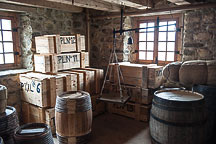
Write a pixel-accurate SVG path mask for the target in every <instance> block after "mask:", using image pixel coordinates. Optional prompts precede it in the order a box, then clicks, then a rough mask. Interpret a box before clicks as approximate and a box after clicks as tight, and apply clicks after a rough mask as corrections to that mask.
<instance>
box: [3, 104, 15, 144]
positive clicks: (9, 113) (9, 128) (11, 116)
mask: <svg viewBox="0 0 216 144" xmlns="http://www.w3.org/2000/svg"><path fill="white" fill-rule="evenodd" d="M18 126H19V121H18V117H17V113H16V109H15V108H14V107H10V106H7V107H6V110H5V112H4V113H3V114H1V115H0V136H1V137H2V138H3V140H4V143H5V144H14V140H13V135H14V132H15V129H16V128H17V127H18Z"/></svg>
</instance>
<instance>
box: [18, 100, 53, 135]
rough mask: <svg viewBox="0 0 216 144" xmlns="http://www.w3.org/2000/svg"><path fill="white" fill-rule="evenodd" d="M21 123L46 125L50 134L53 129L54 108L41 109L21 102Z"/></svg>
mask: <svg viewBox="0 0 216 144" xmlns="http://www.w3.org/2000/svg"><path fill="white" fill-rule="evenodd" d="M22 120H23V123H46V124H47V125H48V126H50V128H51V130H52V133H53V134H54V133H55V131H56V128H55V108H41V107H38V106H35V105H32V104H29V103H27V102H22Z"/></svg>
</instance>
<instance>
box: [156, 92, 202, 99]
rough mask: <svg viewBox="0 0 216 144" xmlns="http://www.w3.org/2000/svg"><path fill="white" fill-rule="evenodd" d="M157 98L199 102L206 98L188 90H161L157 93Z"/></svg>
mask: <svg viewBox="0 0 216 144" xmlns="http://www.w3.org/2000/svg"><path fill="white" fill-rule="evenodd" d="M155 96H156V97H159V98H161V99H164V100H169V101H182V102H186V101H188V102H189V101H199V100H202V99H203V98H204V96H203V95H201V94H199V93H196V92H192V91H186V90H159V91H156V92H155Z"/></svg>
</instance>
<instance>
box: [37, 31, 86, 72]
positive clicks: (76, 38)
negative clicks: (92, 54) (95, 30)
mask: <svg viewBox="0 0 216 144" xmlns="http://www.w3.org/2000/svg"><path fill="white" fill-rule="evenodd" d="M35 45H36V53H37V54H35V55H34V65H35V71H38V72H43V73H45V72H53V73H56V72H57V71H60V70H66V69H71V68H80V67H82V68H85V67H86V66H89V56H88V52H85V36H83V35H80V34H75V35H71V36H60V35H44V36H39V37H35Z"/></svg>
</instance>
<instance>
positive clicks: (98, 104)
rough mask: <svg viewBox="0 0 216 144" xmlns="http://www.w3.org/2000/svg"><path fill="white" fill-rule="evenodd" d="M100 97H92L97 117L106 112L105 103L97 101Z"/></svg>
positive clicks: (94, 114)
mask: <svg viewBox="0 0 216 144" xmlns="http://www.w3.org/2000/svg"><path fill="white" fill-rule="evenodd" d="M98 97H99V95H92V96H91V102H92V111H93V116H97V115H100V114H102V113H104V112H105V102H103V101H97V98H98Z"/></svg>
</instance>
